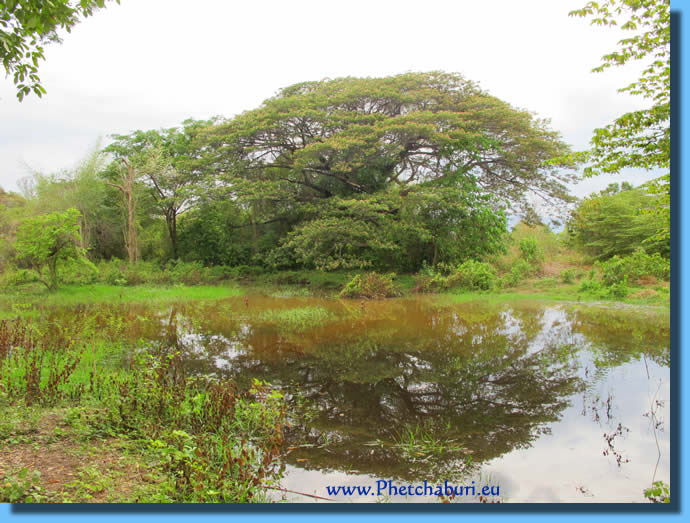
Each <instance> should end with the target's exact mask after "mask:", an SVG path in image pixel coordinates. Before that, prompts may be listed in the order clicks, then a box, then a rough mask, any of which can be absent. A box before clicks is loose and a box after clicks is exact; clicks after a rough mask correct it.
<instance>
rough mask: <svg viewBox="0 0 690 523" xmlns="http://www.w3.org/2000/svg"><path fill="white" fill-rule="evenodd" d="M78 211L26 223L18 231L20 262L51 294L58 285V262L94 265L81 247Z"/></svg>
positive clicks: (27, 220) (17, 247)
mask: <svg viewBox="0 0 690 523" xmlns="http://www.w3.org/2000/svg"><path fill="white" fill-rule="evenodd" d="M80 216H81V215H80V213H79V211H78V210H77V209H74V208H72V209H68V210H67V211H65V212H54V213H50V214H45V215H42V216H36V217H34V218H27V219H25V220H24V221H23V222H22V224H21V225H20V226H19V228H18V229H17V241H16V243H15V249H16V251H17V254H16V256H17V260H18V261H19V262H20V263H21V264H23V265H25V266H27V267H28V268H30V269H32V270H33V271H34V272H35V273H36V275H37V277H38V279H39V281H40V282H41V283H43V284H44V285H45V286H46V287H47V288H48V290H51V291H53V290H55V289H56V288H57V285H58V273H57V269H58V262H60V263H62V262H65V261H67V260H76V261H79V262H85V263H87V264H90V262H89V261H88V260H87V258H86V257H85V251H84V249H83V248H81V247H80V246H79V245H80V243H81V237H80V236H79V221H78V220H79V217H80Z"/></svg>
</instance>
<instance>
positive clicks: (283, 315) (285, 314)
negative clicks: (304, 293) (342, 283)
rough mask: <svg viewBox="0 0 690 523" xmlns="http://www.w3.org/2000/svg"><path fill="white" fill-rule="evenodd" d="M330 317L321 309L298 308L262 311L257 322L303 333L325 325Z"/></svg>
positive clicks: (326, 311)
mask: <svg viewBox="0 0 690 523" xmlns="http://www.w3.org/2000/svg"><path fill="white" fill-rule="evenodd" d="M332 317H333V315H332V314H331V313H330V312H329V311H328V310H326V309H324V308H323V307H298V308H295V309H284V310H268V311H264V312H262V313H261V314H260V315H259V320H260V321H265V322H268V323H274V324H276V325H277V326H279V327H280V329H282V330H287V331H296V332H303V331H305V330H308V329H312V328H314V327H318V326H320V325H323V324H325V323H326V322H328V321H329V320H330V319H331V318H332Z"/></svg>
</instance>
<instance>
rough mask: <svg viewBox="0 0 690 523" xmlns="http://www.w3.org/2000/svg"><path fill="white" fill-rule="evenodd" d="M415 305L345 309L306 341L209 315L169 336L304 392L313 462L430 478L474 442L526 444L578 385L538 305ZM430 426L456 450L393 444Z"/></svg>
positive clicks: (207, 356) (194, 360)
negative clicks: (414, 453) (414, 454)
mask: <svg viewBox="0 0 690 523" xmlns="http://www.w3.org/2000/svg"><path fill="white" fill-rule="evenodd" d="M410 307H411V308H412V310H407V309H406V307H402V308H401V309H400V310H398V311H394V312H397V313H398V314H385V315H384V314H377V313H376V311H373V312H371V313H370V315H369V316H365V317H357V316H354V317H350V316H347V317H345V318H344V319H343V321H342V323H344V324H345V325H343V324H339V325H331V326H330V328H329V329H322V330H320V331H319V329H316V331H315V332H311V333H305V334H301V335H300V336H301V339H302V341H303V343H302V344H300V343H299V340H300V336H289V335H286V334H285V333H278V332H276V330H275V329H272V328H271V327H270V326H263V327H261V326H253V325H251V324H250V323H248V322H246V321H245V320H242V319H238V320H237V321H235V322H228V321H224V322H223V324H222V325H212V323H213V321H212V320H211V319H209V316H205V319H204V321H205V322H206V325H205V329H202V331H203V332H205V334H194V335H191V336H190V335H189V333H184V329H180V324H179V321H180V320H178V323H177V325H175V326H174V327H173V320H170V321H168V320H166V322H167V327H168V328H167V330H165V332H166V333H167V334H166V338H165V340H163V341H164V343H165V344H167V345H168V346H171V347H172V346H174V347H177V349H178V350H183V351H186V353H187V357H188V358H189V360H190V361H189V366H190V368H193V369H194V370H195V371H196V372H204V373H208V372H216V373H219V372H225V373H227V374H230V375H235V376H236V377H237V379H238V381H240V382H242V381H243V380H246V379H249V378H253V377H258V378H260V379H265V380H268V381H271V382H272V383H275V384H280V385H281V386H283V387H284V388H286V389H287V390H288V391H290V392H292V393H294V394H298V395H299V396H300V397H301V398H304V399H306V401H307V402H308V404H309V405H310V406H311V408H312V409H313V410H314V411H315V412H316V415H315V417H314V418H313V419H311V420H310V421H309V423H308V426H303V427H301V428H302V429H303V430H304V432H302V433H301V434H302V435H304V433H309V434H310V435H311V438H312V439H311V441H312V442H314V443H323V442H325V441H328V442H329V444H328V445H325V446H323V447H322V448H319V449H314V448H310V449H309V450H308V451H307V450H303V451H302V453H301V454H297V453H295V454H294V457H298V456H301V457H303V458H308V461H307V462H306V463H307V464H308V466H314V467H318V468H320V469H323V468H329V467H332V468H339V469H343V468H350V467H354V468H356V469H358V470H360V471H362V472H372V473H379V474H385V475H388V476H390V475H394V476H398V477H401V478H409V479H412V478H414V479H419V478H420V477H422V476H420V474H421V475H423V476H428V477H430V478H433V477H434V476H435V475H437V474H438V473H439V467H441V466H443V465H448V464H454V465H457V463H458V462H459V461H461V460H462V459H464V457H465V452H467V453H468V454H469V452H471V453H472V458H473V460H475V461H485V460H488V459H491V458H494V457H496V456H500V455H502V454H504V453H506V452H509V451H511V450H513V449H516V448H524V447H527V446H529V445H530V442H531V441H533V440H534V439H535V438H536V437H537V436H538V435H539V434H540V433H541V432H542V431H543V430H544V428H543V426H544V424H545V423H547V422H552V421H556V420H557V419H558V418H559V413H560V412H561V411H562V410H563V409H564V408H565V407H566V406H567V404H568V397H569V396H571V395H572V394H574V392H575V391H576V390H577V388H578V386H579V382H578V381H577V379H576V378H573V377H572V376H573V375H574V371H573V368H572V367H573V359H572V358H570V357H569V355H570V353H571V352H572V350H573V349H572V346H569V345H568V344H564V343H560V342H562V341H563V339H562V337H558V336H556V338H557V339H558V341H559V343H550V342H549V341H548V338H544V340H541V341H539V343H537V344H535V343H534V340H535V338H536V337H537V335H538V334H539V333H540V332H541V331H542V330H543V328H544V318H543V315H542V314H541V313H540V312H539V311H538V310H537V311H535V310H529V309H527V310H521V311H512V310H506V309H504V310H500V309H498V310H497V309H496V308H492V307H483V308H482V307H476V306H475V307H473V308H467V309H463V308H460V309H457V308H451V309H445V308H442V309H435V308H429V307H427V308H426V309H425V310H419V309H418V308H417V306H415V305H412V304H409V305H408V306H407V308H408V309H409V308H410ZM185 313H189V311H185ZM388 313H390V311H388ZM171 318H172V316H171ZM406 320H409V321H406ZM213 327H215V328H213ZM549 327H551V326H550V325H549ZM558 328H559V329H561V330H565V331H567V333H569V331H568V328H567V325H561V326H560V327H558ZM221 333H222V334H221ZM171 335H173V337H171ZM336 335H337V336H336ZM173 338H174V339H173ZM566 339H567V336H566ZM185 340H186V341H187V342H189V343H190V344H191V345H192V346H190V347H185ZM198 345H203V346H204V351H203V352H202V351H199V350H198V347H197V346H198ZM229 348H230V349H229ZM220 360H222V361H224V362H226V363H227V364H226V365H220V368H219V365H218V362H219V361H220ZM422 426H423V427H424V432H425V434H427V435H429V436H431V437H433V439H434V440H435V441H438V442H448V441H452V442H453V445H451V446H450V448H451V450H457V451H458V452H450V453H443V454H442V455H441V454H439V455H438V456H423V457H420V459H418V460H417V461H415V462H410V460H409V456H405V455H403V454H401V453H400V451H399V450H398V447H395V446H394V445H395V444H396V443H398V442H399V440H398V438H399V435H400V433H401V432H402V430H403V428H404V427H422ZM377 441H378V442H379V444H378V445H373V444H372V443H375V442H377ZM464 449H467V450H464ZM436 458H439V459H436ZM454 460H455V461H454Z"/></svg>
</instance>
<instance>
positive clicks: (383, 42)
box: [0, 0, 660, 196]
mask: <svg viewBox="0 0 690 523" xmlns="http://www.w3.org/2000/svg"><path fill="white" fill-rule="evenodd" d="M585 3H586V1H585V0H574V1H571V0H557V1H554V0H523V1H520V2H518V1H515V0H473V1H469V0H440V1H437V0H424V1H420V0H413V1H403V0H394V1H386V0H366V1H360V0H348V1H347V2H345V1H325V0H321V1H300V0H290V1H286V0H282V1H267V0H252V1H251V2H239V1H236V2H232V1H228V0H196V1H194V2H189V1H182V0H121V4H120V5H117V4H115V3H113V2H108V4H107V6H108V7H107V8H106V9H104V10H102V11H99V12H98V13H97V14H96V15H94V16H93V17H91V18H88V19H86V20H84V21H82V22H81V23H80V24H79V25H77V26H76V27H75V28H74V29H73V31H72V32H71V33H69V34H66V35H65V37H64V42H63V44H62V45H51V46H49V47H48V48H47V49H46V53H45V54H46V61H45V62H43V63H41V65H40V69H39V73H40V76H41V79H42V83H43V85H44V87H45V88H46V89H47V91H48V93H47V94H46V95H44V96H43V98H41V99H39V98H36V97H35V96H33V95H31V96H29V97H27V98H25V100H24V101H23V102H21V103H20V102H18V101H17V100H16V96H15V88H14V85H13V83H12V81H11V78H5V79H1V78H0V122H1V124H0V187H3V188H5V189H7V190H17V188H18V186H17V181H18V180H19V179H21V178H22V177H25V176H27V174H28V173H29V170H30V169H33V170H38V171H41V172H46V173H50V172H56V171H59V170H61V169H64V168H70V167H72V166H74V165H75V164H76V163H78V161H79V160H80V159H81V158H83V157H84V156H85V155H86V154H87V153H88V151H89V150H91V149H93V147H94V146H95V145H96V144H97V143H98V141H99V139H100V140H102V143H103V144H104V143H106V142H107V140H108V135H110V134H113V133H128V132H131V131H134V130H137V129H158V128H162V127H172V126H175V125H178V124H180V123H181V122H182V121H183V120H184V119H186V118H190V117H191V118H196V119H203V118H208V117H210V116H214V115H223V116H232V115H234V114H237V113H240V112H242V111H246V110H250V109H253V108H255V107H257V106H258V105H259V104H260V103H261V102H262V101H263V100H264V99H266V98H268V97H270V96H272V95H274V94H275V93H276V91H277V90H278V89H280V88H282V87H286V86H288V85H291V84H293V83H296V82H301V81H306V80H320V79H323V78H326V77H330V78H334V77H340V76H371V77H374V76H377V77H378V76H388V75H394V74H398V73H403V72H407V71H431V70H443V71H447V72H459V73H461V74H463V75H464V76H465V77H466V78H468V79H470V80H473V81H476V82H478V83H479V84H480V86H481V87H482V88H483V89H485V90H487V91H489V92H490V93H491V94H492V95H494V96H497V97H499V98H501V99H503V100H505V101H507V102H508V103H510V104H511V105H513V106H514V107H518V108H522V109H527V110H529V111H532V112H534V113H536V114H537V115H538V116H539V117H542V118H549V119H551V126H552V128H553V129H555V130H556V131H558V132H560V133H561V135H562V137H563V139H564V140H565V141H566V142H567V143H569V144H570V145H571V146H572V147H573V148H574V149H576V150H577V149H583V148H586V147H587V144H588V142H589V139H590V137H591V135H592V130H593V129H595V128H597V127H601V126H604V125H606V124H608V123H610V122H611V121H612V120H613V119H614V118H615V117H616V116H619V115H621V114H623V113H624V112H627V111H630V110H635V109H639V108H641V107H643V103H644V101H643V100H641V99H640V98H638V97H630V96H627V95H624V94H621V93H618V92H617V89H618V88H619V87H623V86H625V85H627V84H628V83H630V82H631V81H633V80H634V79H635V78H636V77H637V76H638V75H639V72H640V69H639V68H635V67H628V66H626V67H624V68H618V69H616V70H609V71H608V72H605V73H591V72H590V71H591V69H592V68H593V67H595V66H596V65H598V64H599V63H600V58H601V56H602V55H603V54H605V53H607V52H610V51H612V50H614V49H616V42H617V41H618V40H619V39H620V38H622V37H623V35H622V34H621V33H620V32H619V31H617V30H615V29H610V28H604V27H591V26H590V25H589V20H588V19H582V18H574V17H569V16H568V12H569V11H570V10H572V9H576V8H580V7H582V6H583V5H584V4H585ZM659 174H660V173H653V174H650V173H645V172H641V171H629V172H626V173H622V174H621V175H618V176H617V177H615V178H612V177H597V178H592V179H589V180H586V181H584V182H581V183H579V184H578V185H577V186H575V187H573V192H574V194H576V195H578V196H585V195H587V194H589V193H590V192H592V191H594V190H599V189H601V188H604V187H605V186H606V185H607V184H608V183H610V182H611V181H623V180H628V181H631V182H632V183H633V185H638V184H640V183H642V182H643V181H646V180H648V179H650V178H652V177H654V176H658V175H659Z"/></svg>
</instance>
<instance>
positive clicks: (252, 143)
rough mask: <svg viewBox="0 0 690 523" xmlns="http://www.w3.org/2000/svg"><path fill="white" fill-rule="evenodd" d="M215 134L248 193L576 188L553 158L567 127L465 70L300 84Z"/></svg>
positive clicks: (220, 158)
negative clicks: (502, 96) (472, 183)
mask: <svg viewBox="0 0 690 523" xmlns="http://www.w3.org/2000/svg"><path fill="white" fill-rule="evenodd" d="M209 139H210V141H211V143H214V144H215V143H223V144H224V148H223V149H222V150H220V151H219V154H217V155H216V157H215V160H216V161H217V162H218V163H220V164H223V165H226V166H227V171H228V172H230V171H231V170H232V171H234V172H235V173H236V176H239V177H242V178H244V179H245V180H246V183H245V185H244V188H241V189H240V190H241V191H242V192H243V193H244V195H245V197H248V198H262V199H269V200H270V199H275V200H277V201H281V200H282V201H285V200H286V196H288V195H289V196H290V197H289V198H288V199H287V201H299V200H300V199H315V198H318V199H320V198H329V197H332V196H347V195H353V194H358V193H369V194H372V193H375V192H378V191H379V190H381V189H383V188H385V187H386V186H388V185H390V184H394V183H398V184H403V185H407V184H412V183H415V182H419V181H425V180H427V181H428V180H437V181H441V180H442V181H443V182H447V183H448V184H455V183H457V182H461V183H462V182H463V181H465V180H471V179H473V178H474V179H476V180H477V181H478V183H479V185H480V186H481V187H482V188H483V189H484V190H486V191H489V192H492V193H494V194H495V195H496V196H498V197H499V198H501V199H510V200H512V201H519V200H520V199H521V198H522V196H523V195H524V194H525V192H526V190H527V189H528V188H533V189H535V190H538V191H539V192H541V193H544V194H547V195H550V196H551V197H556V198H558V197H561V196H562V195H564V194H565V193H566V191H565V187H564V186H563V185H562V184H561V182H562V181H563V180H564V178H563V177H562V176H561V175H559V174H557V173H556V172H555V170H554V169H552V168H551V167H548V166H544V164H543V162H544V161H545V160H548V159H550V158H552V157H553V156H555V155H557V154H559V153H560V152H563V151H565V150H566V149H567V147H566V146H565V144H563V143H562V142H561V141H560V140H559V138H558V136H557V134H556V133H554V132H553V131H550V130H549V129H548V128H547V127H546V125H545V122H543V121H539V120H536V119H534V118H533V117H532V115H530V114H529V113H528V112H526V111H518V110H516V109H513V108H512V107H510V106H509V105H508V104H506V103H505V102H502V101H500V100H498V99H496V98H494V97H492V96H490V95H488V94H487V93H485V92H482V91H481V90H480V89H479V88H478V87H477V86H476V85H475V84H473V83H472V82H470V81H467V80H465V79H464V78H463V77H462V76H460V75H458V74H448V73H442V72H430V73H406V74H401V75H397V76H392V77H387V78H338V79H333V80H324V81H320V82H304V83H301V84H296V85H293V86H290V87H287V88H285V89H282V90H281V91H280V92H279V94H278V95H277V96H276V97H274V98H271V99H269V100H266V101H265V102H264V103H263V104H262V105H261V107H260V108H258V109H255V110H253V111H248V112H246V113H244V114H242V115H240V116H238V117H236V118H234V119H233V120H231V121H229V122H227V123H223V124H221V125H219V126H217V127H216V128H215V129H212V130H211V132H210V135H209ZM269 153H270V154H269ZM509 173H510V174H509ZM508 174H509V176H507V175H508ZM507 180H512V181H507ZM260 188H261V190H259V189H260Z"/></svg>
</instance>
